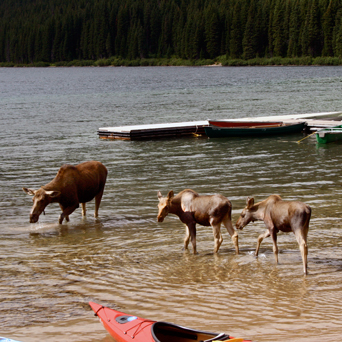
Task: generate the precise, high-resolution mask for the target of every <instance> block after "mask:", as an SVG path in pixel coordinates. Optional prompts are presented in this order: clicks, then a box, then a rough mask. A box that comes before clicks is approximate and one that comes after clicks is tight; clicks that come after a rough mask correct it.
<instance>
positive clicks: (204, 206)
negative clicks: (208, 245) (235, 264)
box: [158, 189, 239, 254]
mask: <svg viewBox="0 0 342 342" xmlns="http://www.w3.org/2000/svg"><path fill="white" fill-rule="evenodd" d="M158 198H159V204H158V209H159V213H158V222H163V221H164V218H165V217H166V216H167V215H168V214H169V213H170V214H174V215H177V216H178V217H179V219H180V220H181V221H182V222H183V223H184V224H185V225H186V234H185V239H184V248H185V249H187V248H188V245H189V241H190V238H191V243H192V247H193V252H194V254H196V253H197V251H196V223H198V224H200V225H202V226H212V228H213V234H214V241H215V247H214V253H217V252H218V250H219V248H220V246H221V243H222V241H223V238H222V234H221V223H223V224H224V225H225V227H226V228H227V231H228V233H229V235H230V236H231V238H232V241H233V243H234V246H235V251H236V254H239V245H238V234H237V232H236V231H235V230H234V228H233V225H232V222H231V211H232V205H231V203H230V201H229V200H228V198H226V197H224V196H222V195H207V196H200V195H199V194H198V193H197V192H195V191H193V190H191V189H185V190H183V191H181V192H180V193H179V194H178V195H176V196H174V193H173V191H170V192H169V193H168V195H167V197H163V196H162V194H161V193H160V191H158Z"/></svg>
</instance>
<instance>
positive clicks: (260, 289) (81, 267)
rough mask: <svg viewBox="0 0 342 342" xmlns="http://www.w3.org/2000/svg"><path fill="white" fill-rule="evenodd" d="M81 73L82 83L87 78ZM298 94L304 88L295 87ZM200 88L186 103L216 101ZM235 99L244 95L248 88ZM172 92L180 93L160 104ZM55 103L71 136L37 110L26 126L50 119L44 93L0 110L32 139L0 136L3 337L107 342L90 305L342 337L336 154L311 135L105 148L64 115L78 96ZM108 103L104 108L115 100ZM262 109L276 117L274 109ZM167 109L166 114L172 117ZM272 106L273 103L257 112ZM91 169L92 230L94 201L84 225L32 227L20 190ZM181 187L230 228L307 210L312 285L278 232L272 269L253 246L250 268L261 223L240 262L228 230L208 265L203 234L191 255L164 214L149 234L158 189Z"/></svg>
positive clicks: (189, 321) (47, 222)
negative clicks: (103, 171) (250, 215)
mask: <svg viewBox="0 0 342 342" xmlns="http://www.w3.org/2000/svg"><path fill="white" fill-rule="evenodd" d="M83 70H85V71H84V72H85V73H86V74H87V72H88V71H87V70H89V69H83ZM110 70H111V69H110ZM120 70H121V69H120ZM153 70H154V69H153ZM157 70H158V72H157V73H159V72H160V69H157ZM185 70H186V72H189V69H187V68H186V69H185ZM191 70H194V71H196V72H203V71H201V70H203V69H191ZM224 70H226V69H224ZM241 70H243V69H241ZM249 70H251V69H249ZM259 70H261V69H258V68H257V72H258V71H259ZM276 70H277V72H279V71H278V70H279V69H278V68H277V69H276ZM291 70H292V69H291ZM297 70H301V71H302V70H303V69H297ZM310 70H311V69H310ZM319 70H320V69H319ZM14 72H15V73H16V72H17V70H15V71H14ZM37 72H39V70H38V71H37ZM101 72H102V71H101ZM120 72H121V71H120ZM210 72H211V71H210ZM241 72H244V71H241ZM90 73H91V74H92V75H93V70H91V72H90ZM159 76H160V75H159ZM16 77H19V76H16ZM32 77H33V76H32ZM89 77H90V76H89ZM156 77H157V76H156ZM258 77H261V76H258ZM292 77H294V76H292ZM37 82H38V81H37ZM97 82H99V84H101V82H100V81H99V80H97ZM232 82H233V81H232ZM236 82H238V81H236ZM255 82H256V83H257V80H255ZM260 82H261V81H260ZM264 82H266V81H264ZM269 82H271V81H270V80H269ZM272 82H274V81H272ZM272 82H271V83H272ZM286 82H287V81H286V77H285V80H284V81H283V82H280V83H279V84H278V86H279V87H284V89H285V90H286V89H287V91H290V90H289V89H290V88H291V84H287V83H286ZM302 82H304V83H305V85H306V86H307V85H308V83H309V81H308V80H306V79H305V78H304V79H303V80H302ZM331 82H334V80H332V81H331ZM261 83H262V82H261ZM284 84H285V85H284ZM107 86H108V85H107ZM221 86H222V85H221ZM296 86H298V87H299V85H298V84H297V85H296ZM170 87H171V86H170ZM198 87H199V88H198V89H200V91H198V89H197V90H196V89H194V90H193V94H190V95H189V94H188V95H187V96H188V97H190V98H191V101H194V103H195V98H197V99H198V100H199V101H201V96H202V95H203V93H205V94H206V96H207V97H209V94H213V93H214V92H215V91H214V89H215V88H214V86H213V85H210V86H209V85H208V87H207V88H205V89H204V88H200V86H199V85H198ZM211 87H212V88H211ZM316 87H317V83H315V89H313V91H315V92H319V90H317V89H316ZM171 88H172V87H171ZM57 89H59V88H58V87H57ZM244 89H245V91H246V92H248V91H252V90H251V89H250V88H248V85H245V88H244ZM78 91H79V92H81V91H80V90H78ZM108 91H109V90H108ZM131 91H132V92H133V91H136V92H138V89H131ZM153 91H154V90H149V91H146V93H144V96H147V97H146V98H145V100H144V101H146V103H147V102H148V101H151V102H153V101H152V100H150V97H152V95H153V96H155V94H153ZM178 91H180V92H182V88H181V90H177V88H172V89H171V90H170V89H167V90H166V91H165V92H166V93H168V92H169V93H172V92H176V93H177V92H178ZM306 91H307V90H306ZM84 92H86V91H85V90H84ZM151 92H152V95H151ZM322 92H323V89H322ZM57 93H58V92H57ZM114 94H116V93H115V91H114ZM285 94H287V95H286V96H285V95H284V96H285V97H287V96H289V93H286V92H285ZM57 95H58V94H57ZM57 95H56V99H57V98H58V96H57ZM60 96H61V98H62V99H63V100H61V102H62V103H61V105H60V106H59V107H58V106H57V102H55V101H56V99H55V98H52V99H51V101H52V107H51V108H50V109H51V110H53V111H57V112H58V111H59V110H62V109H65V110H66V111H67V113H68V114H67V115H68V117H69V118H70V120H71V121H72V124H68V123H67V122H66V121H67V120H66V116H64V119H63V121H61V122H59V121H58V118H54V116H51V117H50V115H49V116H48V117H49V119H50V120H51V121H52V123H49V121H44V124H39V123H37V122H36V120H37V117H35V116H32V117H31V118H32V120H33V123H30V120H29V118H30V115H31V114H32V112H33V111H34V108H38V110H37V112H38V114H37V115H43V114H44V111H46V113H49V110H50V109H49V108H48V107H46V106H47V105H48V103H49V101H48V100H47V98H46V97H44V96H43V95H41V98H39V99H38V98H36V99H33V98H32V99H31V100H32V101H33V102H35V101H36V103H31V102H28V103H27V102H26V100H27V99H25V100H23V102H22V103H21V104H19V102H18V100H17V99H15V97H13V98H11V99H10V100H8V102H7V106H9V107H11V111H10V112H11V113H12V115H13V117H14V118H15V117H16V115H17V117H22V118H23V120H25V121H24V122H25V124H26V125H27V130H28V131H30V134H25V132H24V128H23V127H19V126H17V127H18V129H19V133H18V139H17V138H16V137H14V136H13V135H11V136H9V135H8V134H7V133H6V132H5V131H1V138H3V141H4V143H3V145H2V146H1V147H0V149H1V151H2V154H1V155H2V157H0V158H1V166H0V167H1V174H0V181H1V199H0V213H1V222H0V236H1V238H0V250H1V257H0V290H1V294H2V295H1V299H0V336H1V335H5V336H8V337H12V338H17V339H19V340H22V341H24V342H31V341H42V340H49V341H52V342H53V341H56V342H57V341H58V342H60V341H69V340H70V339H71V340H73V341H94V342H95V341H96V342H100V341H101V342H109V341H110V340H111V339H110V338H109V337H108V336H107V334H106V332H105V331H104V329H103V328H102V326H101V325H100V323H99V322H98V320H97V319H96V318H95V317H94V316H93V314H92V312H91V311H90V308H89V306H88V304H87V302H88V301H89V300H91V301H95V302H99V303H101V304H104V305H107V306H110V307H114V308H118V309H120V310H121V311H124V312H127V313H132V314H136V315H139V316H142V317H146V318H150V319H155V320H164V321H171V322H174V323H178V324H182V325H186V326H189V327H194V328H200V329H204V330H209V331H225V332H227V333H231V334H232V335H234V336H242V337H246V338H251V339H253V340H254V341H260V342H261V341H320V340H321V337H323V336H325V337H326V338H327V339H329V340H331V341H338V340H339V339H340V338H339V336H340V333H341V329H340V322H341V319H342V315H341V310H340V307H341V302H342V291H341V289H340V288H341V287H340V284H341V280H342V273H341V272H342V239H341V228H342V224H341V220H340V216H341V209H340V208H341V193H342V187H341V180H342V179H341V172H340V168H339V167H338V165H340V164H341V159H342V156H341V153H340V148H341V144H338V143H337V144H330V145H326V146H323V147H318V146H317V145H316V142H315V140H314V137H312V138H308V139H306V140H305V141H303V142H302V143H301V144H298V143H297V141H298V140H300V139H301V138H302V136H301V135H294V136H292V135H291V136H287V137H282V138H276V137H274V138H265V139H206V138H203V137H202V138H194V139H192V138H191V139H169V140H163V141H145V142H128V141H102V140H99V139H98V138H97V137H96V130H97V128H98V127H100V126H103V125H101V124H99V123H98V122H97V120H96V119H94V118H93V117H92V116H91V115H90V114H84V115H81V114H80V113H79V112H78V111H77V110H76V109H75V108H77V105H79V106H82V101H83V100H84V99H83V100H82V99H79V98H78V96H80V94H74V95H72V96H71V98H68V101H67V103H66V102H65V101H66V100H65V98H63V96H66V95H64V94H60ZM73 96H74V98H72V97H73ZM107 96H109V95H107ZM118 96H119V95H118ZM120 96H123V95H122V94H121V95H120ZM126 96H127V97H128V98H131V97H130V96H131V95H126ZM184 96H185V95H184ZM215 96H218V95H217V94H216V95H215ZM221 96H222V95H221ZM260 96H262V95H261V94H260ZM292 96H295V95H294V94H292ZM133 97H134V96H133ZM120 98H121V97H120ZM157 98H158V96H157ZM101 99H102V100H103V97H101ZM107 100H108V103H109V102H110V101H111V103H112V106H113V107H114V106H115V104H116V102H115V96H113V98H111V100H110V101H109V99H107ZM11 101H12V102H11ZM73 101H74V102H73ZM136 101H138V100H136ZM167 101H171V99H170V98H167ZM181 101H182V97H181ZM273 101H274V102H272V103H273V105H275V104H276V103H277V101H276V99H273ZM279 101H285V100H284V99H283V98H282V99H280V100H279ZM138 102H139V101H138ZM171 102H172V101H171ZM108 103H107V104H108ZM175 103H176V104H175V107H174V108H173V109H172V108H171V109H170V108H168V109H165V108H164V109H163V110H164V112H166V113H168V115H170V113H169V111H170V110H175V111H177V109H176V107H177V102H175ZM200 103H201V102H200ZM103 105H104V106H105V105H106V102H104V103H103ZM248 105H249V104H248V103H247V104H246V106H248ZM69 106H70V107H71V108H70V107H69ZM42 108H43V109H44V110H43V113H42V112H41V111H40V109H42ZM272 108H273V107H272V104H271V103H270V104H269V108H268V111H270V112H271V111H272ZM7 109H8V108H7ZM57 109H58V110H57ZM107 109H108V108H107ZM120 110H121V111H123V108H122V107H120ZM98 113H102V112H101V109H98ZM27 115H28V116H27ZM64 115H66V114H64ZM73 115H74V118H73ZM97 115H98V114H97ZM108 115H109V114H108ZM43 116H44V115H43ZM82 116H84V117H83V118H82ZM81 118H82V120H81ZM183 119H184V118H183ZM189 119H192V118H191V117H190V118H189ZM6 120H7V121H6ZM6 120H5V119H3V121H4V122H5V121H6V122H7V125H8V126H9V127H11V128H12V129H13V127H16V125H18V124H17V121H15V120H14V119H11V117H10V116H8V117H7V119H6ZM73 120H74V121H73ZM81 121H82V122H81ZM128 121H129V120H128ZM128 121H127V123H129V122H128ZM158 121H163V117H162V116H160V117H159V119H158ZM111 123H112V122H109V121H108V122H107V123H106V124H107V125H108V124H111ZM32 125H33V126H32ZM88 126H91V127H93V128H92V129H89V128H87V127H88ZM35 127H36V128H37V127H38V132H37V134H35V133H34V128H35ZM71 128H72V129H71ZM90 159H97V160H100V161H102V162H103V163H104V164H105V165H106V166H107V168H108V170H109V175H108V182H107V185H106V189H105V194H104V197H103V200H102V204H101V207H100V211H99V219H94V218H93V217H92V214H93V210H94V203H90V204H89V205H88V212H87V213H88V216H87V218H82V217H81V209H78V210H77V211H76V212H75V213H73V214H72V215H71V216H70V223H68V224H63V225H58V216H59V211H60V209H59V207H58V205H54V204H52V205H50V206H49V207H47V209H46V215H45V216H43V215H42V216H41V217H40V221H39V223H37V224H30V223H29V211H30V207H31V204H32V202H31V199H30V197H29V196H27V195H25V194H24V193H23V192H22V191H21V187H22V186H28V187H31V188H34V187H39V186H41V185H44V184H46V183H47V182H49V181H50V180H51V179H52V178H53V177H54V176H55V174H56V172H57V171H58V169H59V167H60V165H61V164H63V163H64V162H68V163H74V164H76V163H78V162H81V161H84V160H90ZM184 188H192V189H194V190H196V191H198V192H199V193H201V194H212V193H221V194H223V195H225V196H227V197H228V198H229V199H230V200H231V202H232V205H233V221H234V223H235V221H236V220H237V218H238V216H239V213H240V212H241V210H242V208H243V207H244V205H245V201H246V197H247V196H254V197H255V200H256V201H259V200H263V199H265V198H266V197H267V196H268V195H270V194H273V193H277V194H279V195H281V196H282V197H283V198H284V199H288V200H300V201H304V202H306V203H308V204H309V205H310V206H311V207H312V219H311V224H310V231H309V236H308V246H309V256H308V266H309V269H308V270H309V275H308V276H307V277H304V276H303V275H302V261H301V256H300V252H299V248H298V245H297V243H296V240H295V237H294V235H293V234H279V237H278V247H279V250H280V253H279V262H280V263H279V265H275V262H274V255H273V251H272V243H271V239H266V240H264V242H263V243H262V245H261V249H260V254H259V258H257V259H256V258H255V257H254V254H253V253H254V250H255V247H256V240H257V237H258V235H259V234H260V233H261V232H262V231H263V230H264V226H263V224H262V223H260V222H255V223H250V224H249V225H248V226H247V227H245V228H244V230H243V231H239V242H240V255H235V252H234V246H233V244H232V242H231V239H230V237H229V235H228V234H227V232H226V230H225V229H223V230H222V232H223V237H224V241H223V244H222V246H221V249H220V251H219V253H218V255H214V254H213V248H214V241H213V235H212V230H211V228H209V227H201V226H199V227H198V231H197V248H198V252H199V254H198V255H193V254H192V253H191V250H190V252H188V251H183V250H182V246H183V237H184V227H183V225H182V223H181V222H180V221H179V220H178V219H177V218H176V217H174V216H171V215H170V216H168V217H167V218H166V219H165V221H164V222H163V223H158V222H157V220H156V216H157V204H158V200H157V191H158V190H160V191H161V192H162V193H163V194H166V193H167V192H168V191H169V190H174V192H175V193H177V192H179V191H181V190H183V189H184Z"/></svg>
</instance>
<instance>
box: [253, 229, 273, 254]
mask: <svg viewBox="0 0 342 342" xmlns="http://www.w3.org/2000/svg"><path fill="white" fill-rule="evenodd" d="M270 235H271V234H270V231H269V230H268V229H267V230H266V231H265V233H264V234H260V235H259V237H258V243H257V248H256V250H255V256H256V257H257V256H258V254H259V248H260V245H261V242H262V240H263V239H265V238H267V237H269V236H270Z"/></svg>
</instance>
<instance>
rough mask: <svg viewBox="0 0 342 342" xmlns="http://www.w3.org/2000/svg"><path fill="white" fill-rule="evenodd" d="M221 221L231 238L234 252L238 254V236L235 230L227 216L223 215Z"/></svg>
mask: <svg viewBox="0 0 342 342" xmlns="http://www.w3.org/2000/svg"><path fill="white" fill-rule="evenodd" d="M222 222H223V224H224V226H225V227H226V229H227V232H228V234H229V235H230V237H231V238H232V241H233V244H234V246H235V253H236V254H239V236H238V233H237V231H236V230H235V229H234V228H233V225H232V221H231V219H230V218H229V217H225V218H224V219H223V221H222Z"/></svg>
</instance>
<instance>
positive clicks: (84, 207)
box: [81, 203, 87, 216]
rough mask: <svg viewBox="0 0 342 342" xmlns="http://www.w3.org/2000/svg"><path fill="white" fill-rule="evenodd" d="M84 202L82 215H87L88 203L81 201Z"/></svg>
mask: <svg viewBox="0 0 342 342" xmlns="http://www.w3.org/2000/svg"><path fill="white" fill-rule="evenodd" d="M81 204H82V216H86V212H87V210H86V204H85V203H81Z"/></svg>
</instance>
